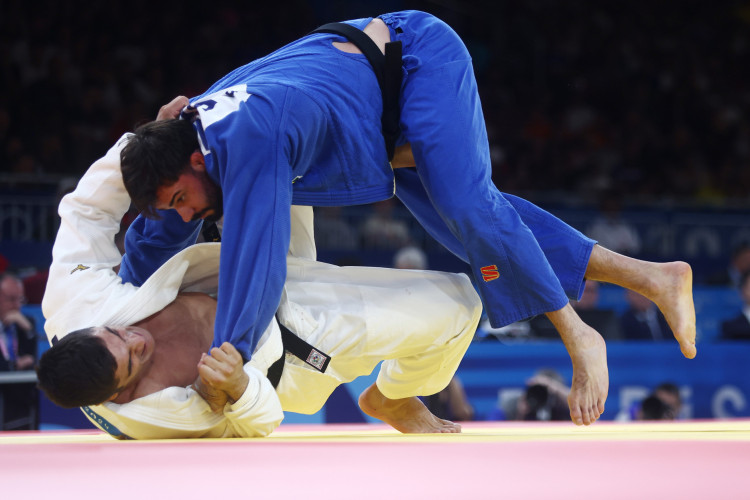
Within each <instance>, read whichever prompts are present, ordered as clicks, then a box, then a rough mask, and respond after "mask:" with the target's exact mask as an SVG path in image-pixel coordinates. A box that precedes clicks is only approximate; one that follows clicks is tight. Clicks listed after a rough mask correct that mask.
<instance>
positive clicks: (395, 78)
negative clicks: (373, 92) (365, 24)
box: [311, 23, 402, 161]
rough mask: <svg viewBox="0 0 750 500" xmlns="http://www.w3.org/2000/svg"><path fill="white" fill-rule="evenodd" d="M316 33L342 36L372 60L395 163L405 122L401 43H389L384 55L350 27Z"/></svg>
mask: <svg viewBox="0 0 750 500" xmlns="http://www.w3.org/2000/svg"><path fill="white" fill-rule="evenodd" d="M312 33H333V34H335V35H341V36H343V37H344V38H346V39H347V40H349V41H350V42H352V43H353V44H354V45H356V46H357V48H358V49H359V50H361V51H362V53H363V54H364V55H365V57H367V60H368V61H370V65H371V66H372V69H373V71H375V76H376V77H377V79H378V85H380V93H381V94H382V95H383V116H381V118H380V123H381V124H382V127H383V130H382V132H383V139H385V150H386V151H387V153H388V161H391V160H393V154H394V153H395V151H396V139H398V136H399V121H400V119H401V109H400V108H399V105H398V98H399V94H400V92H401V65H402V62H401V42H400V41H399V42H388V43H386V44H385V55H383V53H382V52H380V49H379V48H378V46H377V45H376V44H375V42H373V41H372V38H370V37H369V36H367V35H366V34H365V32H364V31H361V30H358V29H357V28H355V27H354V26H351V25H349V24H345V23H328V24H324V25H323V26H321V27H320V28H318V29H316V30H314V31H312V32H311V34H312Z"/></svg>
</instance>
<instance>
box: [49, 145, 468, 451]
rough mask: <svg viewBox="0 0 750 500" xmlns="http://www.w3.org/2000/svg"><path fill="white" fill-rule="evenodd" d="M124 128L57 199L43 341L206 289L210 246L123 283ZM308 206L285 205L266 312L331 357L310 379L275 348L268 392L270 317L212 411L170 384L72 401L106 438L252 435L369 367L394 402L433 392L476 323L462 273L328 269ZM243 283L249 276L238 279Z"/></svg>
mask: <svg viewBox="0 0 750 500" xmlns="http://www.w3.org/2000/svg"><path fill="white" fill-rule="evenodd" d="M126 141H127V134H126V135H125V136H123V137H122V138H121V139H120V140H119V141H118V143H117V144H116V145H115V146H114V147H113V148H112V149H110V150H109V151H108V153H107V154H106V156H105V157H103V158H101V159H100V160H98V161H97V162H95V163H94V164H93V165H92V166H91V168H90V169H89V170H88V171H87V172H86V174H85V175H84V176H83V177H82V178H81V180H80V182H79V184H78V186H77V188H76V189H75V191H74V192H72V193H70V194H68V195H67V196H65V197H64V198H63V200H62V201H61V203H60V208H59V214H60V217H61V219H62V222H61V226H60V230H59V232H58V234H57V238H56V240H55V244H54V247H53V251H52V257H53V261H52V265H51V267H50V274H49V280H48V284H47V289H46V292H45V296H44V300H43V302H42V310H43V313H44V316H45V318H46V320H47V321H46V324H45V330H46V332H47V336H48V338H49V340H50V341H51V342H52V340H53V338H54V337H57V338H58V339H59V338H61V337H63V336H65V335H66V334H67V333H69V332H71V331H75V330H77V329H80V328H86V327H90V326H103V325H115V326H120V325H130V324H133V323H136V322H138V321H140V320H143V319H145V318H147V317H148V316H150V315H152V314H154V313H156V312H158V311H160V310H161V309H162V308H164V307H165V306H166V305H168V304H169V303H170V302H172V301H173V300H174V299H175V297H176V296H177V294H178V293H179V292H190V291H193V292H196V291H198V292H205V293H215V292H216V290H217V284H218V269H219V248H220V244H219V243H203V244H197V245H194V246H192V247H189V248H187V249H185V250H184V251H182V252H180V253H179V254H177V255H175V256H174V257H173V258H171V259H170V260H169V261H168V262H167V263H165V264H164V265H163V266H162V267H161V268H159V269H158V270H157V271H156V272H155V273H154V274H153V275H152V276H151V277H150V278H149V279H148V280H147V281H146V282H145V283H144V284H143V286H141V287H135V286H133V285H130V284H125V283H122V281H121V279H120V278H119V277H118V276H117V274H115V272H114V271H113V268H114V267H115V266H117V265H118V264H119V263H120V258H121V257H120V253H119V251H118V249H117V247H116V246H115V244H114V236H115V234H116V233H117V232H118V231H119V228H120V220H121V219H122V216H123V215H124V213H125V212H126V211H127V209H128V207H129V204H130V199H129V197H128V195H127V192H126V191H125V188H124V186H123V184H122V176H121V174H120V158H119V154H120V150H121V148H122V146H123V145H124V143H125V142H126ZM312 227H313V225H312V209H311V208H310V207H293V208H292V238H291V243H290V248H289V257H288V259H287V267H288V271H287V281H286V284H285V287H284V293H283V296H282V300H281V303H280V305H279V309H278V313H277V318H278V320H279V321H281V322H282V323H283V324H284V325H285V326H286V327H287V328H289V329H290V330H291V331H292V332H294V333H295V334H297V335H298V336H299V337H300V338H302V339H304V340H305V341H307V342H308V343H309V344H311V345H313V346H314V347H316V348H318V349H320V350H322V351H323V352H326V353H327V354H329V355H330V356H331V362H330V364H329V366H328V369H327V370H326V372H325V373H320V372H318V371H316V370H314V369H312V368H311V367H309V366H308V365H306V364H305V363H304V362H303V361H301V360H299V359H298V358H296V357H295V356H293V355H291V354H288V353H287V354H286V359H285V365H284V371H283V375H282V377H281V380H280V381H279V384H278V387H277V388H276V390H274V388H273V386H272V385H271V383H270V382H269V381H268V379H267V378H266V376H265V374H266V372H267V370H268V367H269V366H270V365H271V364H272V363H273V362H274V361H275V360H277V359H278V358H279V357H280V356H281V354H282V349H283V348H282V343H281V334H280V330H279V327H278V324H277V323H276V321H272V322H271V324H269V325H268V327H267V328H266V330H265V332H264V333H263V336H262V337H261V340H260V341H259V343H258V346H257V348H256V350H255V352H254V353H253V356H252V359H251V360H250V361H249V362H247V363H246V364H245V366H244V370H245V372H246V373H247V374H248V376H249V379H250V381H249V383H248V386H247V389H246V390H245V392H244V394H243V395H242V397H241V398H240V399H239V400H237V401H236V402H235V403H234V404H227V405H226V407H225V408H224V410H223V412H222V413H218V414H217V413H214V412H212V411H211V410H210V408H209V406H208V404H207V403H206V402H205V401H204V400H203V399H202V398H201V397H200V396H199V395H198V394H197V393H196V392H195V391H194V390H193V389H192V388H190V387H170V388H167V389H163V390H161V391H159V392H156V393H154V394H150V395H148V396H145V397H142V398H138V399H136V400H134V401H131V402H129V403H125V404H117V403H112V402H107V403H104V404H102V405H97V406H91V407H85V408H83V411H84V413H85V414H86V416H87V417H88V418H89V419H90V420H91V421H92V422H93V423H94V424H95V425H96V426H98V427H99V428H101V429H103V430H105V431H107V432H109V433H110V434H111V435H113V436H115V437H117V438H133V439H156V438H195V437H252V436H265V435H268V434H270V433H271V432H272V431H273V430H274V429H275V428H276V427H277V426H278V424H279V423H280V422H281V420H282V419H283V411H282V410H286V411H292V412H298V413H315V412H316V411H318V410H319V409H320V408H321V407H322V406H323V404H324V403H325V401H326V400H327V399H328V397H329V396H330V394H331V392H332V391H333V390H334V389H335V388H336V386H338V385H339V384H341V383H345V382H349V381H351V380H353V379H354V378H356V377H358V376H361V375H367V374H369V373H371V372H372V370H373V369H374V367H375V366H376V365H377V363H379V362H380V361H383V360H385V361H384V362H383V364H382V366H381V369H380V372H379V375H378V378H377V385H378V388H379V389H380V391H381V392H382V393H383V394H384V395H385V396H387V397H389V398H392V399H396V398H404V397H410V396H416V395H429V394H433V393H435V392H438V391H440V390H441V389H443V388H444V387H445V386H446V385H447V384H448V382H449V381H450V379H451V377H452V376H453V374H454V373H455V371H456V369H457V368H458V364H459V362H460V360H461V358H462V357H463V355H464V353H465V351H466V349H467V348H468V345H469V343H470V342H471V339H472V337H473V334H474V331H475V329H476V327H477V323H478V321H479V317H480V313H481V303H480V300H479V297H478V295H477V293H476V292H475V291H474V289H473V287H472V285H471V282H470V281H469V279H468V278H467V277H466V276H465V275H462V274H449V273H441V272H433V271H407V270H395V269H382V268H357V267H347V268H342V267H337V266H332V265H329V264H324V263H320V262H316V261H315V244H314V239H313V232H312V231H313V230H312ZM248 279H251V277H248Z"/></svg>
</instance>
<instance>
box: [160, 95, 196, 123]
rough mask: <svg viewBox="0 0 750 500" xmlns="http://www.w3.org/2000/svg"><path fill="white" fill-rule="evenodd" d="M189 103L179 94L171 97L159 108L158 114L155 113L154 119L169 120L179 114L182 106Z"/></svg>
mask: <svg viewBox="0 0 750 500" xmlns="http://www.w3.org/2000/svg"><path fill="white" fill-rule="evenodd" d="M189 103H190V101H189V100H188V98H187V97H185V96H184V95H180V96H177V97H175V98H174V99H172V100H171V101H170V102H169V103H168V104H165V105H164V106H162V107H161V108H160V109H159V114H158V115H156V121H160V120H170V119H172V118H177V117H178V116H180V111H181V110H182V108H184V107H185V106H187V105H188V104H189Z"/></svg>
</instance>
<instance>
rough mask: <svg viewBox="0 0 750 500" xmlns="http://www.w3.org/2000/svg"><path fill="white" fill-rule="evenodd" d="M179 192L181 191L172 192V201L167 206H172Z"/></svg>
mask: <svg viewBox="0 0 750 500" xmlns="http://www.w3.org/2000/svg"><path fill="white" fill-rule="evenodd" d="M180 192H181V190H177V191H175V192H174V194H173V195H172V199H171V200H169V206H170V207H171V206H174V199H175V198H177V195H179V194H180Z"/></svg>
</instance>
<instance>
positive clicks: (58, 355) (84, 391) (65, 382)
mask: <svg viewBox="0 0 750 500" xmlns="http://www.w3.org/2000/svg"><path fill="white" fill-rule="evenodd" d="M94 331H95V329H94V328H85V329H83V330H77V331H75V332H71V333H69V334H68V335H66V336H65V337H63V338H62V340H60V341H59V342H57V343H56V344H55V345H53V346H52V347H50V348H49V349H48V350H47V351H46V352H45V353H44V354H43V355H42V357H41V358H40V359H39V364H38V365H37V368H36V374H37V379H38V383H37V387H39V388H40V389H41V390H42V391H44V393H45V394H46V395H47V397H48V398H49V399H50V400H51V401H52V402H53V403H55V404H56V405H58V406H62V407H63V408H75V407H77V406H88V405H96V404H101V403H103V402H105V401H107V400H108V399H109V398H110V397H111V396H112V395H113V394H115V393H116V392H118V391H119V388H118V387H117V379H116V377H115V374H116V372H117V361H116V360H115V357H114V356H113V355H112V353H111V352H109V349H107V345H106V344H105V343H104V340H102V339H101V338H99V337H96V336H94Z"/></svg>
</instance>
